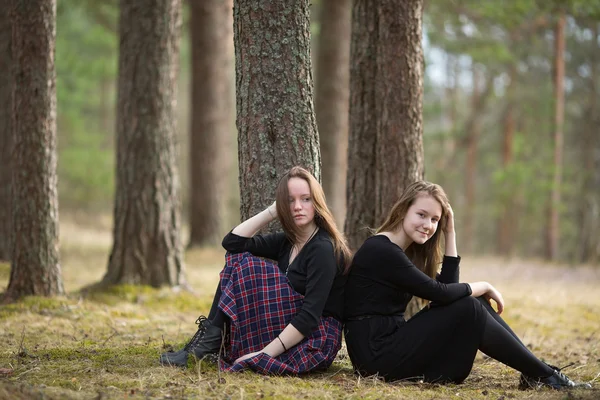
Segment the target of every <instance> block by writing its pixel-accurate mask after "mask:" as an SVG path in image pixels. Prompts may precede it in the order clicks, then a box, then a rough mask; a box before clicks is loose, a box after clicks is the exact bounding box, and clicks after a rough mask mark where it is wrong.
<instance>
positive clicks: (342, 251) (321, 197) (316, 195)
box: [275, 166, 352, 273]
mask: <svg viewBox="0 0 600 400" xmlns="http://www.w3.org/2000/svg"><path fill="white" fill-rule="evenodd" d="M292 178H300V179H304V180H305V181H306V182H307V183H308V187H309V188H310V197H311V200H312V204H313V206H314V208H315V219H314V221H315V224H316V225H317V226H318V227H319V228H322V229H325V230H326V231H327V233H329V236H330V237H331V240H332V244H333V249H334V254H335V257H336V259H337V260H340V261H341V262H342V265H343V271H344V273H347V272H348V268H350V261H351V260H352V253H351V251H350V248H349V247H348V243H347V242H346V237H345V236H344V234H343V233H342V232H340V230H339V229H338V228H337V225H336V223H335V219H334V218H333V214H331V211H329V208H328V207H327V202H326V201H325V193H324V192H323V188H322V187H321V184H320V183H319V182H318V181H317V179H316V178H315V177H314V176H313V175H312V174H311V173H310V172H309V171H308V170H306V169H304V168H302V167H298V166H296V167H292V168H291V169H290V170H289V171H288V172H286V173H285V175H283V176H282V177H281V179H280V181H279V184H278V185H277V190H276V195H275V200H276V202H277V216H278V217H279V221H280V222H281V226H282V227H283V231H284V232H285V234H286V235H287V237H288V238H289V239H290V241H291V242H292V243H297V242H298V237H299V236H300V229H299V228H298V226H296V223H295V222H294V217H293V216H292V212H291V211H290V207H289V205H288V204H289V201H288V198H289V192H288V181H289V180H290V179H292Z"/></svg>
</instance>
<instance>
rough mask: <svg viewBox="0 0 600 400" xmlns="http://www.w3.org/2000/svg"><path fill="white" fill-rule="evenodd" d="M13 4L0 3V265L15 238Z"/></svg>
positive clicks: (9, 1) (7, 1) (6, 1)
mask: <svg viewBox="0 0 600 400" xmlns="http://www.w3.org/2000/svg"><path fill="white" fill-rule="evenodd" d="M11 1H12V0H1V1H0V9H2V10H4V11H3V12H1V13H0V54H2V57H0V71H4V73H2V74H0V261H2V260H4V261H7V260H9V259H10V253H11V244H10V239H11V237H12V229H11V225H12V212H11V202H12V194H11V190H10V188H11V186H12V184H11V179H12V173H11V168H10V165H11V158H12V143H13V136H12V135H13V133H12V128H11V119H12V82H13V81H12V55H11V48H10V42H11V36H12V29H11V25H10V12H9V10H10V3H11Z"/></svg>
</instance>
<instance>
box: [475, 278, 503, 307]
mask: <svg viewBox="0 0 600 400" xmlns="http://www.w3.org/2000/svg"><path fill="white" fill-rule="evenodd" d="M469 286H471V292H472V293H471V296H473V297H480V296H483V297H484V298H485V299H486V300H487V301H488V303H489V301H490V300H494V301H495V302H496V306H497V308H498V314H502V311H503V310H504V298H503V297H502V294H501V293H500V292H499V291H498V290H496V288H495V287H493V286H492V285H491V284H490V283H488V282H474V283H469Z"/></svg>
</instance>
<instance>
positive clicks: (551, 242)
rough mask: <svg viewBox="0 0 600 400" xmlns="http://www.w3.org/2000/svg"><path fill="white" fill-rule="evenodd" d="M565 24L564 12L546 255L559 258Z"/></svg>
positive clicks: (558, 31) (558, 41) (557, 42)
mask: <svg viewBox="0 0 600 400" xmlns="http://www.w3.org/2000/svg"><path fill="white" fill-rule="evenodd" d="M565 23H566V17H565V13H564V11H563V12H561V14H560V15H559V17H558V21H557V22H556V27H555V29H554V124H553V126H554V133H553V135H552V146H553V148H554V154H553V157H552V190H551V193H550V199H549V206H548V229H547V231H546V258H547V259H548V260H556V259H558V250H559V249H558V242H559V240H560V227H559V208H560V190H561V185H562V157H563V155H562V154H563V153H562V151H563V150H562V148H563V128H564V119H565V94H564V80H565V59H564V54H565Z"/></svg>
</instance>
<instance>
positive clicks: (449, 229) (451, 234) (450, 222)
mask: <svg viewBox="0 0 600 400" xmlns="http://www.w3.org/2000/svg"><path fill="white" fill-rule="evenodd" d="M444 238H445V240H444V241H445V242H446V249H445V250H446V252H445V255H447V256H450V257H457V256H458V250H457V249H456V232H455V231H454V211H452V207H450V205H449V204H448V214H447V215H446V226H445V227H444Z"/></svg>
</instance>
